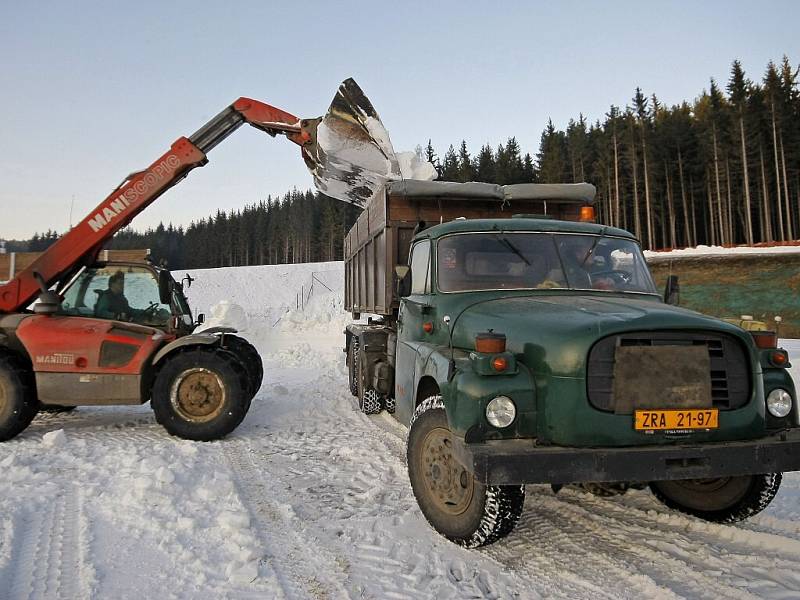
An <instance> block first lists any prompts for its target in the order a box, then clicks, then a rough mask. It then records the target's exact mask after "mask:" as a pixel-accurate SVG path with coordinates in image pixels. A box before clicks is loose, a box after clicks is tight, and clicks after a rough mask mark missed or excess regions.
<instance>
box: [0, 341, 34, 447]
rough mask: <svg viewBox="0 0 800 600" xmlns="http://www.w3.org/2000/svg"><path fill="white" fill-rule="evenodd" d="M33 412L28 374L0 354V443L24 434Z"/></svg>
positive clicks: (32, 387) (7, 357) (17, 364)
mask: <svg viewBox="0 0 800 600" xmlns="http://www.w3.org/2000/svg"><path fill="white" fill-rule="evenodd" d="M37 412H39V401H38V400H37V399H36V392H35V389H34V383H33V376H32V374H31V373H30V371H28V370H26V369H25V368H24V367H23V366H22V365H21V364H20V363H19V361H17V360H15V359H14V358H13V357H10V356H3V355H0V442H5V441H7V440H10V439H11V438H13V437H16V436H18V435H19V434H20V433H22V432H23V431H25V428H26V427H27V426H28V425H30V424H31V421H33V418H34V417H35V416H36V413H37Z"/></svg>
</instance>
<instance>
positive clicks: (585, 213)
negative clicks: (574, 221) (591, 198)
mask: <svg viewBox="0 0 800 600" xmlns="http://www.w3.org/2000/svg"><path fill="white" fill-rule="evenodd" d="M580 220H581V221H583V222H585V223H594V206H581V216H580Z"/></svg>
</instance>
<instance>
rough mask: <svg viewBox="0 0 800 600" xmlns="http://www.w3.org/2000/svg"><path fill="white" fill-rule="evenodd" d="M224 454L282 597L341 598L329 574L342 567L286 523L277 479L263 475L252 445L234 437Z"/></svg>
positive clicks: (341, 593)
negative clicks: (324, 555) (277, 497)
mask: <svg viewBox="0 0 800 600" xmlns="http://www.w3.org/2000/svg"><path fill="white" fill-rule="evenodd" d="M224 453H225V457H226V459H227V462H228V464H229V465H230V467H231V470H232V473H233V475H234V479H235V483H236V486H237V488H238V489H239V492H240V495H241V499H242V500H243V503H244V505H245V507H246V508H247V510H248V511H249V512H250V514H251V515H252V517H253V521H254V522H255V524H256V527H257V529H258V533H259V537H260V539H261V541H262V543H263V544H264V547H265V550H266V555H265V558H264V560H265V564H266V565H267V566H268V567H269V568H270V570H271V571H272V573H273V574H274V575H275V580H276V581H277V582H278V584H279V585H280V587H281V590H280V591H281V592H282V593H281V594H280V596H279V597H281V598H287V599H294V598H339V597H341V596H342V595H343V591H344V590H343V589H341V587H340V586H339V585H338V583H337V582H335V581H332V580H330V578H329V577H327V576H326V575H327V574H329V573H330V572H331V571H333V570H338V569H339V568H340V567H337V565H336V562H335V561H331V560H329V557H327V556H326V557H323V556H321V553H320V552H319V549H318V548H314V546H313V541H312V540H305V539H302V538H301V537H300V536H299V534H298V533H297V531H296V528H295V527H294V526H293V525H291V524H289V523H287V522H286V520H287V517H286V515H285V509H283V508H282V507H281V506H280V505H279V504H278V503H277V502H276V501H275V500H274V499H275V497H276V492H277V490H276V487H277V486H276V485H275V482H274V481H271V480H268V479H266V478H262V476H261V473H264V472H269V471H263V470H262V465H259V464H258V461H257V460H256V459H255V457H254V453H253V450H252V448H250V446H249V444H247V443H246V442H241V441H236V442H234V441H233V440H231V441H230V442H228V443H226V444H225V445H224ZM269 591H270V593H274V592H275V591H276V590H274V589H270V590H269Z"/></svg>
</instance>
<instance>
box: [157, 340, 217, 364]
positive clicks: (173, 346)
mask: <svg viewBox="0 0 800 600" xmlns="http://www.w3.org/2000/svg"><path fill="white" fill-rule="evenodd" d="M221 342H222V336H221V335H218V334H215V333H205V332H203V333H192V334H190V335H185V336H183V337H181V338H178V339H177V340H174V341H172V342H170V343H169V344H167V345H166V346H164V347H163V348H161V350H159V351H158V352H157V353H156V355H155V357H154V358H153V366H155V365H157V364H158V363H159V362H160V361H161V360H163V359H164V357H165V356H167V355H168V354H171V353H172V352H174V351H175V350H177V349H178V348H183V347H184V346H214V345H217V346H218V345H220V343H221Z"/></svg>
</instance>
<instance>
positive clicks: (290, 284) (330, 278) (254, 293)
mask: <svg viewBox="0 0 800 600" xmlns="http://www.w3.org/2000/svg"><path fill="white" fill-rule="evenodd" d="M187 273H188V274H190V275H191V276H192V277H193V278H194V282H193V283H192V285H191V287H188V288H186V286H184V287H185V292H186V295H187V297H188V298H189V304H190V305H191V307H192V312H193V313H194V314H195V315H197V314H198V313H205V315H206V317H209V316H211V314H212V311H211V309H212V308H213V307H214V306H215V305H216V304H218V303H219V302H223V301H227V302H231V303H233V304H238V305H240V306H241V307H242V308H244V310H245V313H246V315H247V318H248V319H250V320H251V321H256V322H263V321H266V322H269V323H270V324H272V323H275V322H276V321H277V320H278V319H280V318H281V317H282V316H283V315H285V314H286V313H287V312H289V311H298V310H302V309H303V308H304V307H307V306H309V305H313V304H314V303H315V300H316V299H318V298H319V297H321V296H325V295H330V294H334V295H336V296H338V297H341V295H342V293H343V289H344V263H342V262H341V261H337V262H322V263H304V264H297V265H259V266H253V267H224V268H219V269H194V270H191V271H175V272H173V276H174V277H175V279H177V280H178V281H180V280H181V279H182V278H183V277H184V275H186V274H187Z"/></svg>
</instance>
